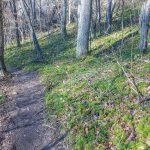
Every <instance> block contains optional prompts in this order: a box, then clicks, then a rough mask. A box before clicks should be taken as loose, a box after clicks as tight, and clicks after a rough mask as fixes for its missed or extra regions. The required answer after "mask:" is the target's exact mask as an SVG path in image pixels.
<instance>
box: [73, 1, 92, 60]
mask: <svg viewBox="0 0 150 150" xmlns="http://www.w3.org/2000/svg"><path fill="white" fill-rule="evenodd" d="M91 8H92V0H88V1H87V0H81V6H80V18H79V26H78V36H77V51H76V56H77V58H81V57H82V56H86V55H87V53H88V50H89V30H90V20H91Z"/></svg>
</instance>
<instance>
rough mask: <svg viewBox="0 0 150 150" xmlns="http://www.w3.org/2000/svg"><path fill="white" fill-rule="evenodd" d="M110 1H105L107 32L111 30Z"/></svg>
mask: <svg viewBox="0 0 150 150" xmlns="http://www.w3.org/2000/svg"><path fill="white" fill-rule="evenodd" d="M111 10H112V0H107V10H106V11H107V12H106V28H107V30H109V29H110V28H111V19H112V14H111Z"/></svg>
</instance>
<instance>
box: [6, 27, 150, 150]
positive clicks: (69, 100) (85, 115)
mask: <svg viewBox="0 0 150 150" xmlns="http://www.w3.org/2000/svg"><path fill="white" fill-rule="evenodd" d="M134 30H136V28H133V29H132V28H125V29H124V30H123V31H116V32H113V33H112V34H110V35H107V36H105V35H103V36H101V37H99V38H97V39H96V40H94V41H92V43H91V49H90V55H89V56H88V57H87V58H84V59H82V60H77V59H76V58H75V35H74V33H75V29H74V28H73V27H70V28H69V35H68V39H67V40H66V41H63V40H61V38H60V35H59V34H58V32H55V33H53V34H51V35H50V37H44V38H41V39H40V44H41V45H42V48H43V50H44V53H45V58H46V63H44V64H42V63H41V64H36V63H34V62H32V58H33V57H34V52H33V50H32V45H31V43H25V44H24V45H23V46H22V48H20V49H16V48H12V47H10V48H8V49H7V50H6V55H5V56H6V61H7V64H8V65H10V66H15V67H23V68H24V69H25V70H26V71H33V70H38V71H39V73H40V74H41V77H42V80H43V82H44V83H45V85H46V87H47V88H46V91H45V103H46V107H47V110H48V114H50V115H49V116H51V115H52V114H54V115H57V119H58V120H60V121H61V123H62V130H66V129H70V128H71V132H70V134H69V138H68V142H69V143H70V144H71V145H72V146H73V147H74V149H81V148H83V147H84V148H85V149H86V150H91V149H106V148H108V149H110V148H116V149H119V150H122V149H133V150H134V149H136V150H137V149H149V148H150V117H149V115H150V109H149V102H145V103H144V104H143V105H141V104H139V103H138V102H137V95H136V94H135V93H134V92H133V91H132V90H131V88H130V85H129V84H128V83H127V78H126V77H125V76H124V74H123V72H122V69H121V68H120V67H119V66H118V64H117V63H116V58H117V60H119V62H120V63H121V64H122V65H123V67H124V69H125V70H126V71H127V72H128V73H130V72H132V74H133V75H134V77H135V78H136V82H137V85H138V87H139V89H140V91H141V92H142V94H144V95H146V94H147V93H148V92H150V91H148V87H149V86H150V85H149V83H148V82H147V80H150V64H149V63H147V62H144V61H142V60H141V56H140V55H139V52H138V48H137V47H138V42H139V38H138V35H136V36H134V38H133V39H131V38H130V39H128V40H127V41H124V45H123V46H120V47H119V46H116V45H115V43H116V42H117V41H118V40H119V39H121V38H122V37H125V36H126V35H128V34H129V33H131V32H133V31H134ZM132 42H133V43H134V44H132ZM112 45H114V49H113V53H111V51H110V50H111V46H112ZM149 57H150V54H147V55H145V56H144V57H143V60H148V59H149Z"/></svg>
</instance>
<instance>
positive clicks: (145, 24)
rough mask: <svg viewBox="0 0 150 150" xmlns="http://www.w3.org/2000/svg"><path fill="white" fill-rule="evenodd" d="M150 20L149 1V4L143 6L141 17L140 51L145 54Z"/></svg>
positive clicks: (149, 2)
mask: <svg viewBox="0 0 150 150" xmlns="http://www.w3.org/2000/svg"><path fill="white" fill-rule="evenodd" d="M149 19H150V0H148V2H147V3H144V4H143V6H142V9H141V15H140V51H141V52H142V53H145V52H146V51H147V45H148V44H147V43H148V42H147V38H148V28H149Z"/></svg>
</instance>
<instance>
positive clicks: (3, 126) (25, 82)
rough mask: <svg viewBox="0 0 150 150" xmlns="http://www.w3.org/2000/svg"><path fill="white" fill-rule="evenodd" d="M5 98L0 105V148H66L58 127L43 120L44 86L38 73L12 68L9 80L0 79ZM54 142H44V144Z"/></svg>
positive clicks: (3, 149)
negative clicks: (59, 138)
mask: <svg viewBox="0 0 150 150" xmlns="http://www.w3.org/2000/svg"><path fill="white" fill-rule="evenodd" d="M0 82H1V83H0V88H1V90H3V91H4V92H5V94H6V96H7V97H6V102H5V103H4V104H2V105H1V106H0V150H42V149H46V147H47V149H54V150H55V149H56V150H63V149H64V150H67V149H68V148H67V146H66V144H65V142H63V141H58V142H56V144H53V143H55V139H57V138H58V137H59V136H60V132H59V127H57V126H56V124H55V121H54V120H52V122H51V123H50V125H46V124H45V111H44V102H43V95H44V86H43V85H42V84H41V82H40V78H39V76H38V75H37V73H35V72H34V73H24V72H23V71H15V72H14V73H13V74H12V78H11V79H9V81H7V82H6V81H0ZM51 143H52V145H53V146H49V147H48V146H47V145H51Z"/></svg>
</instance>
